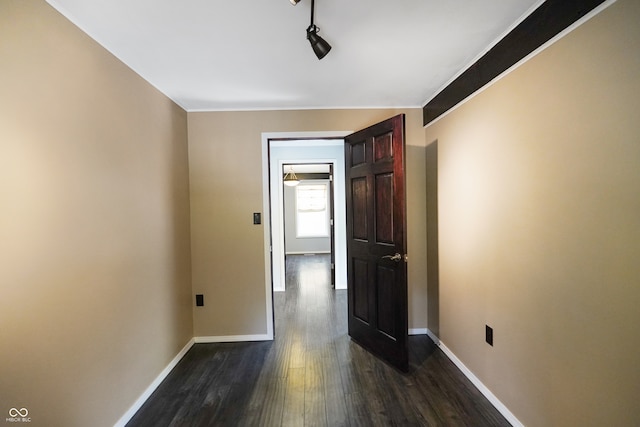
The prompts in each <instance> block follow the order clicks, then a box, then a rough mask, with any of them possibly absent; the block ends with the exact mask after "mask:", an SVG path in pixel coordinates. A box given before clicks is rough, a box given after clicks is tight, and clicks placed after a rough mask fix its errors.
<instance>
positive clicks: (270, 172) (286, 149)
mask: <svg viewBox="0 0 640 427" xmlns="http://www.w3.org/2000/svg"><path fill="white" fill-rule="evenodd" d="M350 133H351V132H350V131H336V132H302V133H300V132H298V133H264V134H263V135H262V149H263V183H264V185H263V212H264V224H265V226H264V236H265V276H266V280H265V282H266V283H265V292H266V297H267V298H266V300H267V324H268V335H269V336H270V337H271V339H273V333H274V329H273V326H274V318H275V316H274V310H273V303H274V302H273V301H274V293H279V292H284V291H285V289H286V262H285V255H286V251H287V245H286V243H285V227H286V225H285V212H284V211H285V199H284V198H285V194H284V192H285V190H284V187H285V186H284V184H283V178H284V173H286V171H288V167H287V166H289V165H320V164H323V165H329V166H330V168H331V169H332V172H333V180H332V184H333V192H334V201H335V203H334V206H333V209H332V212H333V216H334V218H333V224H334V229H333V235H334V245H333V246H334V249H333V257H334V262H333V264H334V269H333V271H334V272H335V281H334V286H335V289H336V290H340V289H346V288H347V264H346V257H347V254H346V251H347V249H346V204H345V184H344V183H345V177H344V171H345V168H344V139H343V137H344V136H346V135H349V134H350ZM283 172H284V173H283ZM297 173H298V172H296V174H297ZM303 173H304V172H303ZM302 176H303V177H304V175H302ZM329 208H330V209H331V207H329ZM294 225H295V224H294ZM294 232H295V231H294ZM290 233H291V232H290ZM289 249H290V250H291V245H289ZM292 252H295V250H294V251H292ZM291 255H294V254H291ZM307 261H309V259H307ZM329 289H331V286H330V285H329Z"/></svg>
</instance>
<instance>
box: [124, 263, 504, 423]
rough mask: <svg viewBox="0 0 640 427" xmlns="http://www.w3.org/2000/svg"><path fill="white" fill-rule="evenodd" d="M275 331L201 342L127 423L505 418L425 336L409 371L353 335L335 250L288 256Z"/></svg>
mask: <svg viewBox="0 0 640 427" xmlns="http://www.w3.org/2000/svg"><path fill="white" fill-rule="evenodd" d="M286 264H287V290H286V292H279V293H276V294H275V295H274V308H275V341H273V342H254V343H222V344H196V345H194V346H193V348H192V349H191V350H190V351H189V352H188V353H187V355H186V356H185V357H184V359H183V360H182V361H181V362H180V363H179V364H178V366H176V368H175V369H174V370H173V371H172V372H171V374H170V375H169V376H168V377H167V379H166V380H165V381H164V382H163V383H162V384H161V385H160V387H159V388H158V389H157V391H156V392H155V393H154V394H153V395H152V396H151V398H150V399H149V400H148V401H147V403H146V404H145V405H144V406H143V407H142V408H141V410H140V411H139V412H138V413H137V414H136V415H135V416H134V418H133V419H132V420H131V422H130V423H129V424H128V426H237V425H241V426H258V425H262V426H280V425H283V426H389V425H398V426H404V425H415V426H418V425H425V426H469V425H473V426H508V425H509V423H508V422H507V421H506V420H505V419H504V418H503V417H502V416H501V415H500V414H499V413H498V411H497V410H496V409H495V408H493V406H491V404H490V403H489V402H488V401H487V400H486V399H485V398H484V397H483V396H482V395H481V394H480V392H479V391H478V390H477V389H476V388H475V387H474V386H473V385H472V384H471V383H470V382H469V381H468V380H467V379H466V378H465V377H464V376H463V374H462V373H461V372H460V371H459V370H458V369H457V368H456V367H455V366H454V365H453V363H451V362H450V361H449V359H447V357H446V356H445V355H444V354H443V353H442V352H441V351H440V350H439V349H438V348H437V347H436V346H435V345H434V344H433V342H432V341H431V340H430V339H429V338H428V337H426V336H413V337H410V340H409V348H410V360H409V362H410V373H409V374H402V373H400V372H398V371H396V370H395V369H393V368H391V367H389V366H388V365H387V364H385V363H384V362H382V361H380V360H379V359H376V358H375V357H373V356H371V355H370V354H369V353H367V352H366V351H364V350H363V349H362V348H361V347H360V346H358V345H357V344H355V343H353V342H352V341H351V340H350V339H349V337H348V335H347V300H346V298H347V291H345V290H338V291H336V290H333V289H332V288H331V286H330V285H329V272H330V270H329V255H294V256H287V261H286Z"/></svg>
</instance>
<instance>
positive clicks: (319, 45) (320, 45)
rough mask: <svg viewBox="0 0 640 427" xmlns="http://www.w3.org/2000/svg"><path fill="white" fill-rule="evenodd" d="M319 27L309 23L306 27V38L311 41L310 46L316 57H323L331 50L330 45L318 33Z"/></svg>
mask: <svg viewBox="0 0 640 427" xmlns="http://www.w3.org/2000/svg"><path fill="white" fill-rule="evenodd" d="M319 31H320V29H319V28H318V27H316V26H315V25H310V26H309V28H307V40H309V43H311V48H312V49H313V51H314V52H315V54H316V56H317V57H318V59H322V58H324V57H325V56H326V55H327V53H329V51H330V50H331V45H330V44H329V43H327V41H326V40H325V39H323V38H322V37H320V36H319V35H318V32H319Z"/></svg>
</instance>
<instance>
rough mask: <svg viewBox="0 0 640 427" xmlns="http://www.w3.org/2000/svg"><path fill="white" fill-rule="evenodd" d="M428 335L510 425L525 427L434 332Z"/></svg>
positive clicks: (429, 332)
mask: <svg viewBox="0 0 640 427" xmlns="http://www.w3.org/2000/svg"><path fill="white" fill-rule="evenodd" d="M427 335H429V337H431V335H433V337H431V339H433V341H434V342H435V343H436V344H437V345H438V347H440V349H441V350H442V352H443V353H444V354H445V355H446V356H447V357H448V358H449V359H450V360H451V361H452V362H453V363H454V364H455V365H456V366H457V367H458V369H460V370H461V371H462V373H463V374H464V375H465V376H466V377H467V378H468V379H469V381H471V382H472V383H473V385H475V386H476V387H477V388H478V390H480V393H482V394H483V395H484V397H486V398H487V400H489V402H491V404H492V405H493V406H494V407H495V408H496V409H497V410H498V411H499V412H500V413H501V414H502V416H503V417H505V418H506V419H507V421H509V423H511V425H512V426H514V427H524V424H522V423H521V422H520V420H518V419H517V418H516V416H515V415H513V413H511V411H510V410H509V409H508V408H507V407H506V406H505V405H504V404H503V403H502V402H501V401H500V400H499V399H498V398H497V397H496V396H495V394H493V393H492V392H491V390H489V389H488V388H487V386H485V385H484V384H483V383H482V381H480V379H478V377H476V376H475V375H474V374H473V372H471V370H469V368H467V367H466V366H465V365H464V363H462V361H461V360H460V359H458V357H457V356H456V355H455V354H454V353H453V352H452V351H451V350H449V348H448V347H447V346H446V345H444V343H443V342H442V341H441V340H440V339H439V338H438V337H436V336H435V335H434V334H433V332H431V331H428V332H427ZM434 338H435V339H434ZM436 340H437V341H436Z"/></svg>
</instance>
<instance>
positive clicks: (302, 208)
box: [296, 183, 329, 237]
mask: <svg viewBox="0 0 640 427" xmlns="http://www.w3.org/2000/svg"><path fill="white" fill-rule="evenodd" d="M327 186H328V185H327V184H326V183H321V184H316V183H314V184H304V183H303V184H300V185H298V186H297V187H296V236H297V237H328V236H329V211H328V209H327V205H328V203H327V195H328V191H327Z"/></svg>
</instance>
